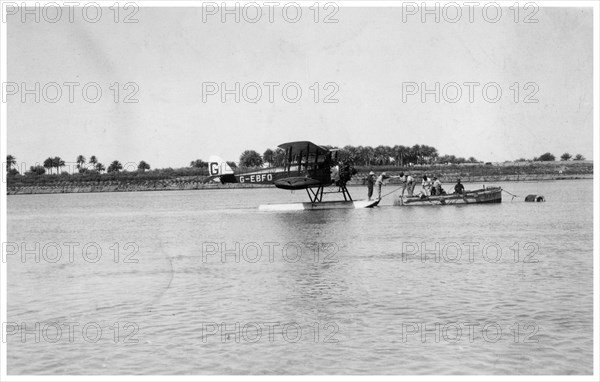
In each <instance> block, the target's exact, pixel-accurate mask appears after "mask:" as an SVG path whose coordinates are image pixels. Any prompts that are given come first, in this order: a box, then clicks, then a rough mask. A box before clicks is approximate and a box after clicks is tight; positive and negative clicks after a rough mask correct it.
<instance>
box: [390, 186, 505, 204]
mask: <svg viewBox="0 0 600 382" xmlns="http://www.w3.org/2000/svg"><path fill="white" fill-rule="evenodd" d="M501 202H502V188H501V187H484V188H481V189H479V190H472V191H466V190H465V191H464V192H463V193H462V194H446V195H433V196H426V195H422V196H405V197H401V196H400V197H398V198H396V200H394V205H395V206H432V205H433V206H446V205H452V204H483V203H501Z"/></svg>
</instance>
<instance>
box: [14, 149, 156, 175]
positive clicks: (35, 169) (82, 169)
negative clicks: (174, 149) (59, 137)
mask: <svg viewBox="0 0 600 382" xmlns="http://www.w3.org/2000/svg"><path fill="white" fill-rule="evenodd" d="M75 162H76V163H77V165H76V168H77V170H78V171H79V173H80V174H84V173H87V172H90V171H96V172H98V173H102V172H104V171H106V172H108V173H112V172H119V171H121V170H123V165H122V164H121V162H119V161H118V160H115V161H112V162H111V164H110V165H109V166H108V168H106V167H105V166H104V164H102V163H100V162H99V161H98V158H97V157H96V156H95V155H92V156H91V157H90V159H89V161H88V160H87V159H86V158H85V156H83V155H78V156H77V159H76V160H75ZM16 165H17V158H15V156H13V155H10V154H9V155H7V156H6V171H7V172H8V173H9V174H10V175H16V174H19V171H18V170H17V169H16V168H14V167H16ZM65 165H66V163H65V161H64V160H63V159H62V158H61V157H58V156H57V157H48V158H46V160H44V162H43V164H42V165H41V166H40V165H36V166H30V168H29V171H28V172H29V173H31V174H36V175H42V174H45V173H46V172H47V173H49V174H51V173H52V170H53V169H56V173H57V174H59V173H60V171H61V169H62V168H63V167H65ZM137 168H138V170H139V171H146V170H149V169H150V164H148V163H147V162H146V161H143V160H142V161H140V163H139V164H138V166H137Z"/></svg>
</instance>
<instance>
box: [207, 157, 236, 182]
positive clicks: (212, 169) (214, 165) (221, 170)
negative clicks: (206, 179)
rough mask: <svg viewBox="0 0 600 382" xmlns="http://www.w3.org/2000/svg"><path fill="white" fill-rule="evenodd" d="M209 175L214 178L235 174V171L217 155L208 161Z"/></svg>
mask: <svg viewBox="0 0 600 382" xmlns="http://www.w3.org/2000/svg"><path fill="white" fill-rule="evenodd" d="M208 174H209V175H210V176H211V177H212V176H220V175H227V174H233V170H232V169H231V167H229V165H228V164H227V162H225V161H224V160H223V159H221V158H220V157H218V156H216V155H211V156H210V158H209V160H208Z"/></svg>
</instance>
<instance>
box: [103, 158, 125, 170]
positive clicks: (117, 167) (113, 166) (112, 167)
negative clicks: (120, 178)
mask: <svg viewBox="0 0 600 382" xmlns="http://www.w3.org/2000/svg"><path fill="white" fill-rule="evenodd" d="M122 169H123V165H122V164H121V162H119V161H118V160H115V161H113V162H112V163H111V164H110V165H109V166H108V170H106V171H107V172H119V171H120V170H122Z"/></svg>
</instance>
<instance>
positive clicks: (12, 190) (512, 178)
mask: <svg viewBox="0 0 600 382" xmlns="http://www.w3.org/2000/svg"><path fill="white" fill-rule="evenodd" d="M440 177H441V179H442V181H443V183H451V182H454V181H455V178H458V177H460V178H461V179H462V181H463V183H503V182H511V183H512V182H525V183H527V182H529V183H533V182H545V181H555V180H583V179H593V174H552V175H551V174H528V175H524V174H517V175H514V174H505V175H487V176H468V175H467V176H465V175H460V174H446V175H440ZM193 178H195V179H189V180H188V179H181V178H179V179H165V180H162V181H160V182H143V183H141V184H135V182H134V183H132V182H119V181H114V180H113V181H106V182H93V183H94V184H86V183H91V182H72V181H65V182H59V183H58V184H50V185H19V186H14V185H13V186H11V185H7V190H6V191H7V195H46V194H78V193H101V192H151V191H190V190H223V189H244V188H274V187H275V186H274V185H266V184H248V183H243V184H241V183H227V184H218V183H212V184H210V183H209V184H204V183H202V179H198V177H193ZM365 178H366V173H359V174H357V175H355V177H354V178H353V179H352V180H351V181H350V182H349V183H348V186H350V187H360V186H364V185H365ZM150 183H151V184H150ZM157 183H158V184H157ZM399 183H400V182H399V181H398V180H397V179H392V180H391V181H390V182H388V183H387V184H389V185H394V184H399ZM417 183H419V184H420V182H419V181H418V179H417ZM494 185H498V184H494Z"/></svg>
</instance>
